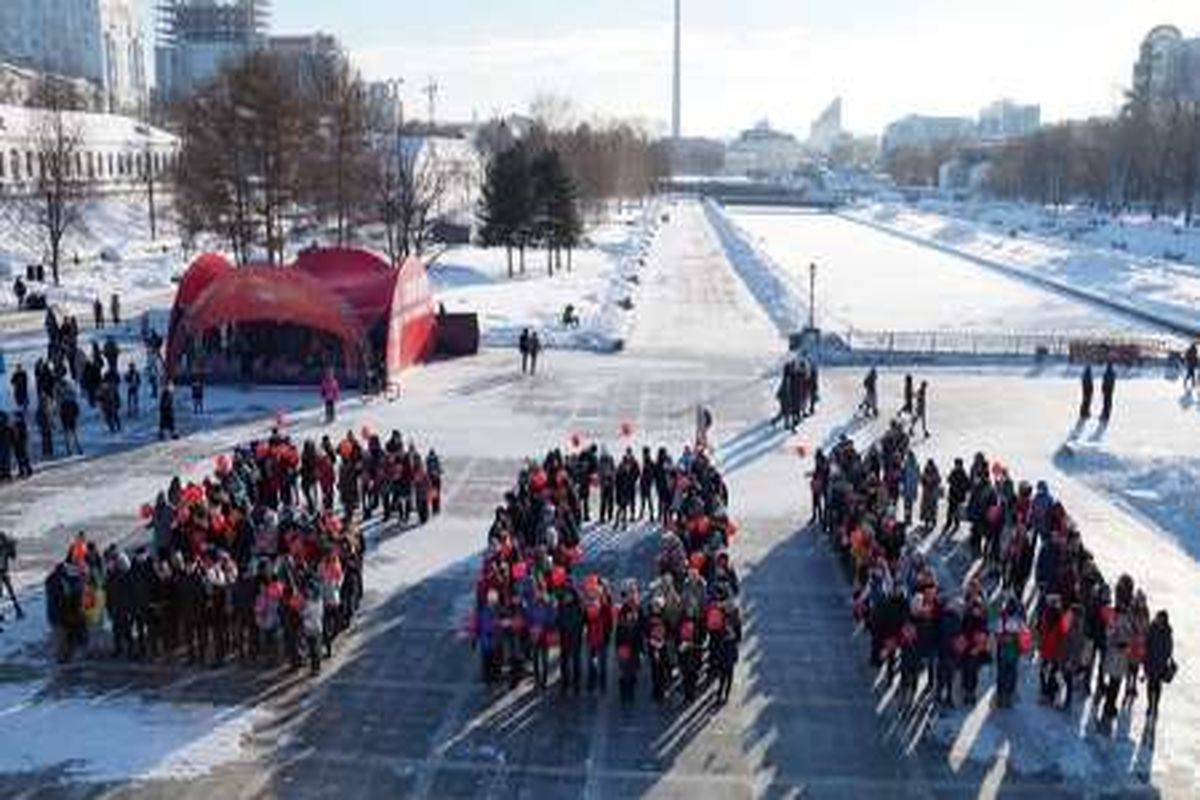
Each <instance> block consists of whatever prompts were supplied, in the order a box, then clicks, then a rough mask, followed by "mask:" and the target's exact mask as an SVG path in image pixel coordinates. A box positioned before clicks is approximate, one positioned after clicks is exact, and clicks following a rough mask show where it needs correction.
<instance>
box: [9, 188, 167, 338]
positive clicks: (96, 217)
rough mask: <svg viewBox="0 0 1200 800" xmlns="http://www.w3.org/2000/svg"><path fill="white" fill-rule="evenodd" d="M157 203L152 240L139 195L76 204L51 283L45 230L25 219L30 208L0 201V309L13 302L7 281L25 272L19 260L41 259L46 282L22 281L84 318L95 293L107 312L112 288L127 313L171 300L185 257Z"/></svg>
mask: <svg viewBox="0 0 1200 800" xmlns="http://www.w3.org/2000/svg"><path fill="white" fill-rule="evenodd" d="M157 201H158V203H159V209H158V214H159V230H158V238H157V240H152V239H151V236H150V222H149V217H148V210H147V206H146V199H145V197H144V196H140V195H138V194H136V193H135V194H131V195H104V196H100V197H94V198H91V199H89V200H87V201H86V202H85V203H84V204H83V208H82V209H81V216H82V219H83V224H82V225H81V226H79V227H77V228H72V229H70V230H69V231H68V233H67V235H66V237H65V238H64V240H63V250H62V253H63V255H62V262H61V285H60V286H54V285H53V283H52V281H51V275H50V268H49V265H48V264H47V260H46V258H45V257H44V253H45V252H46V243H45V234H44V232H43V231H42V230H41V229H40V228H39V227H38V226H37V224H36V223H35V222H34V221H31V217H30V214H32V213H33V212H32V211H31V210H30V209H29V208H27V207H23V206H21V205H20V204H17V203H11V204H3V205H0V277H2V278H5V280H4V285H3V286H0V312H4V311H9V310H13V309H15V307H16V299H15V297H14V296H13V294H12V291H11V281H12V279H14V278H16V277H17V276H18V275H19V276H21V277H22V278H23V277H24V276H25V266H26V265H27V264H37V263H42V264H46V283H45V284H39V283H36V282H34V283H30V282H27V285H28V287H29V290H30V291H31V292H35V293H41V294H44V295H46V298H47V299H48V300H49V302H50V303H51V304H52V305H54V306H56V307H66V308H68V309H70V310H72V311H74V312H75V313H77V314H78V315H79V316H80V319H81V320H87V321H88V322H90V320H91V303H92V301H93V300H95V299H96V298H97V297H98V298H101V299H102V300H103V301H104V302H105V314H106V316H107V313H108V305H107V304H108V298H109V296H110V295H111V294H113V293H114V292H116V293H119V294H120V295H121V302H122V308H123V312H124V316H127V317H131V316H132V315H133V312H134V311H135V310H136V309H141V308H144V307H147V306H148V305H159V306H169V305H170V302H171V298H172V297H173V295H174V283H173V279H174V278H176V277H178V276H179V275H180V274H182V273H183V270H184V269H185V268H186V266H187V263H188V261H189V259H188V256H187V254H185V253H184V252H183V251H182V250H181V249H180V248H179V245H178V236H177V234H176V232H175V229H174V225H173V223H172V222H171V212H170V204H169V199H167V198H162V197H160V198H157ZM106 253H107V256H108V257H107V258H105V254H106ZM114 256H115V257H116V258H115V260H114V258H113V257H114ZM76 258H78V263H76ZM6 273H7V274H6ZM39 321H40V317H39Z"/></svg>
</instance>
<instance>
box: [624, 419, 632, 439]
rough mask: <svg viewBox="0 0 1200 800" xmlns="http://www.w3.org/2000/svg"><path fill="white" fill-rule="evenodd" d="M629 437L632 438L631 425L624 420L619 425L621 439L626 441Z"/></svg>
mask: <svg viewBox="0 0 1200 800" xmlns="http://www.w3.org/2000/svg"><path fill="white" fill-rule="evenodd" d="M630 436H633V423H632V422H630V421H629V420H625V421H624V422H622V423H621V438H623V439H628V438H629V437H630Z"/></svg>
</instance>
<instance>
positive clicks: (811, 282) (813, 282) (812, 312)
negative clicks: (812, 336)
mask: <svg viewBox="0 0 1200 800" xmlns="http://www.w3.org/2000/svg"><path fill="white" fill-rule="evenodd" d="M808 329H809V330H816V329H817V264H816V262H815V261H814V262H812V263H810V264H809V265H808Z"/></svg>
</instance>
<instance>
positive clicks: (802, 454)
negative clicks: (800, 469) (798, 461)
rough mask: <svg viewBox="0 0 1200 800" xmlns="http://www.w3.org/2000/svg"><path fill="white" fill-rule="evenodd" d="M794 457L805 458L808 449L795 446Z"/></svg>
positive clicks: (802, 446)
mask: <svg viewBox="0 0 1200 800" xmlns="http://www.w3.org/2000/svg"><path fill="white" fill-rule="evenodd" d="M796 455H798V456H800V457H801V458H805V457H807V456H808V447H806V446H805V445H802V444H798V445H796Z"/></svg>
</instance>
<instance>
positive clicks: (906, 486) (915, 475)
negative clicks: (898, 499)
mask: <svg viewBox="0 0 1200 800" xmlns="http://www.w3.org/2000/svg"><path fill="white" fill-rule="evenodd" d="M900 487H901V494H902V496H903V498H904V525H905V526H906V527H907V526H909V525H911V524H912V516H913V506H914V505H915V504H916V502H917V492H918V490H919V489H920V488H921V465H920V464H919V463H918V462H917V456H916V454H915V453H913V451H912V450H909V451H908V456H907V458H905V459H904V473H903V475H902V477H901V481H900Z"/></svg>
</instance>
